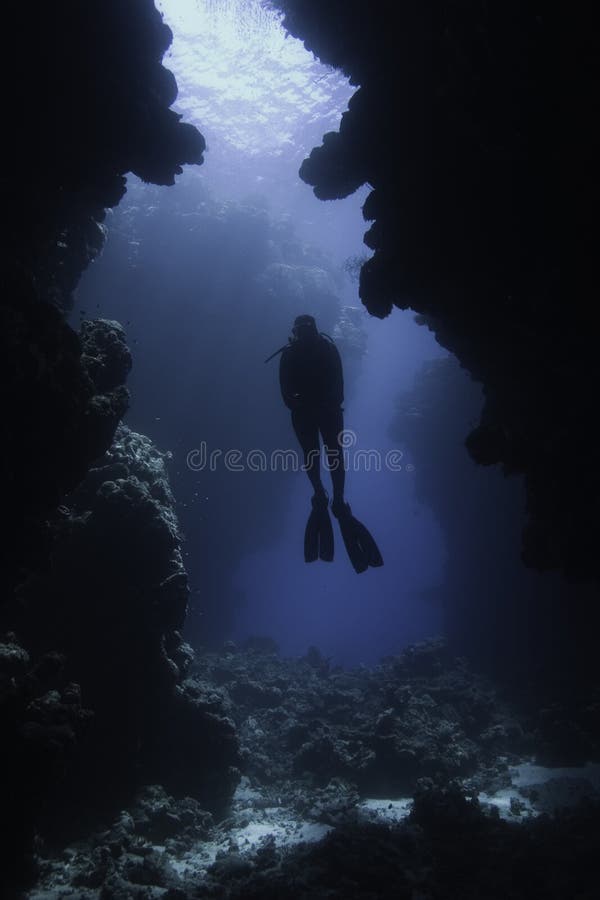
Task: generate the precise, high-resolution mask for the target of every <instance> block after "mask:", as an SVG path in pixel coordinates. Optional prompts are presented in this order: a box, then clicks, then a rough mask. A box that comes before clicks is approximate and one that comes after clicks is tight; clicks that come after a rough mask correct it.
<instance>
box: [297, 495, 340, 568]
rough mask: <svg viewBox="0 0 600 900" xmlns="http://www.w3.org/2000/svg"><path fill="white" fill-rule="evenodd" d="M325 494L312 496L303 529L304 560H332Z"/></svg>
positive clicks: (330, 533) (330, 527)
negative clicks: (310, 506) (309, 510)
mask: <svg viewBox="0 0 600 900" xmlns="http://www.w3.org/2000/svg"><path fill="white" fill-rule="evenodd" d="M327 505H328V499H327V495H326V494H325V495H323V497H317V496H315V497H313V498H312V506H313V508H312V510H311V513H310V516H309V517H308V521H307V523H306V529H305V531H304V561H305V562H314V561H315V560H316V559H322V560H323V561H324V562H332V561H333V528H332V525H331V519H330V518H329V513H328V511H327Z"/></svg>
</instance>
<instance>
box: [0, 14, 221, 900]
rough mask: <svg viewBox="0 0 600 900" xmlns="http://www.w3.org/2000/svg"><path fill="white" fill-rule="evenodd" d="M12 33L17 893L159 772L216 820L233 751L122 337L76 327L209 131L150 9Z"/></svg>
mask: <svg viewBox="0 0 600 900" xmlns="http://www.w3.org/2000/svg"><path fill="white" fill-rule="evenodd" d="M3 29H4V34H5V35H6V36H7V41H8V44H9V47H8V49H7V52H6V53H5V54H4V55H3V84H4V86H5V91H4V94H5V96H4V100H5V103H4V116H5V119H4V121H5V123H6V139H5V140H4V141H3V142H2V147H1V149H0V171H1V173H2V175H1V178H2V182H1V189H2V205H3V216H4V223H5V229H4V233H3V241H2V248H1V251H0V272H1V296H0V322H1V325H2V328H1V337H0V342H1V343H0V359H1V365H2V369H1V371H0V381H1V384H2V407H3V422H4V431H3V440H2V449H1V457H0V462H1V465H2V471H3V473H4V495H3V524H4V527H3V529H2V531H3V542H2V567H1V572H2V576H1V579H2V596H1V601H0V604H1V605H0V634H2V637H1V640H0V646H1V648H2V649H1V652H0V673H1V674H0V716H1V718H2V746H1V750H0V793H1V795H2V798H3V816H4V822H5V825H6V828H5V830H4V835H3V842H2V891H3V892H8V893H7V895H8V896H14V893H13V889H14V890H16V887H15V884H16V882H19V881H22V880H23V879H24V878H26V876H27V872H28V869H30V867H31V862H32V856H31V848H32V842H33V836H34V831H35V829H36V827H37V828H40V827H41V828H42V829H45V830H46V832H47V833H55V834H57V835H58V834H59V833H60V831H61V830H62V829H63V828H64V827H65V826H73V825H74V824H75V823H76V822H77V820H78V817H79V816H81V817H82V818H83V816H84V813H85V815H89V816H90V817H93V816H94V815H96V814H98V813H99V812H100V809H101V808H102V807H104V806H110V804H111V803H116V802H121V800H122V795H123V792H124V791H126V792H129V791H130V790H131V788H132V785H133V784H135V782H136V780H137V779H139V778H142V777H144V776H143V773H144V771H145V770H147V771H156V772H157V773H159V772H160V778H161V780H164V781H165V783H166V782H167V781H169V778H170V777H172V782H171V786H172V788H173V789H174V790H175V791H177V789H178V787H179V786H180V782H181V781H182V780H185V782H186V786H187V785H188V783H189V778H188V777H187V775H189V776H190V778H192V780H194V781H195V783H196V786H197V787H198V789H199V790H200V787H199V783H200V781H202V782H203V784H204V785H205V787H206V791H207V805H211V804H214V806H215V808H216V807H217V806H218V805H219V804H220V803H221V802H223V800H224V799H226V797H227V796H228V794H229V793H230V792H231V790H232V789H233V786H234V784H235V774H234V773H232V772H230V771H229V768H228V766H229V764H230V763H234V762H235V758H236V744H235V737H234V735H233V730H232V727H231V726H230V725H228V723H227V722H226V721H225V720H224V718H223V717H222V716H219V714H218V711H216V710H215V709H213V707H212V706H211V705H210V704H207V703H206V702H205V701H204V700H203V698H202V697H200V696H198V695H197V694H195V693H194V692H193V691H190V690H188V688H186V687H185V679H184V676H185V663H186V660H187V659H188V658H189V651H188V650H187V649H185V648H184V645H183V644H182V642H181V639H180V638H179V636H178V627H180V625H181V623H182V621H183V617H184V615H185V605H186V604H185V598H186V590H187V587H186V579H185V572H184V571H183V569H182V567H181V563H180V560H179V566H178V563H177V552H178V551H177V548H178V533H177V525H176V520H175V518H174V515H173V512H172V509H171V505H172V504H171V501H170V498H169V495H168V486H167V484H166V480H165V479H164V478H163V479H162V481H161V476H160V473H156V472H154V474H155V475H156V477H155V478H154V479H153V478H151V477H149V473H151V472H152V471H153V470H152V466H151V465H150V462H151V461H152V460H153V459H157V458H158V457H155V456H153V453H155V451H154V450H153V449H152V447H151V445H149V442H147V441H146V440H145V439H143V438H141V437H137V436H131V437H130V439H128V440H127V439H126V438H125V436H124V435H125V433H124V432H120V436H119V437H118V438H117V442H116V443H114V444H113V438H114V436H115V432H116V429H117V427H118V424H119V421H120V420H121V418H122V416H123V415H124V413H125V411H126V409H127V405H128V392H127V389H126V387H125V386H124V382H125V378H126V376H127V373H128V371H129V368H130V366H131V357H130V353H129V350H128V348H127V345H126V342H125V335H124V332H123V330H122V329H121V327H120V325H119V324H118V323H115V322H109V321H104V320H97V321H92V322H85V323H83V325H82V328H81V330H80V332H79V334H77V333H76V332H75V331H74V330H73V329H72V328H71V327H69V325H68V324H67V323H66V321H65V319H64V313H65V312H66V311H68V310H69V309H70V307H71V304H72V293H73V290H74V289H75V287H76V285H77V283H78V280H79V278H80V276H81V273H82V272H83V270H84V269H85V268H86V266H87V265H89V263H90V262H91V261H93V260H94V259H95V258H96V257H97V255H98V254H99V252H100V251H101V249H102V246H103V243H104V238H105V229H104V226H103V224H102V223H103V221H104V219H105V215H106V209H107V208H110V207H113V206H115V205H116V204H117V203H118V202H119V200H120V199H121V198H122V196H123V194H124V193H125V175H126V174H127V173H128V172H134V173H135V174H137V175H139V176H140V178H142V179H143V180H145V181H151V182H154V183H156V184H161V185H169V184H173V182H174V177H175V175H176V174H178V173H180V172H181V171H182V168H181V167H182V165H183V164H185V163H195V164H199V163H201V162H202V159H203V156H202V154H203V151H204V148H205V143H204V139H203V137H202V135H200V134H199V132H198V131H197V130H196V129H195V128H193V127H192V126H190V125H187V124H185V123H182V122H181V121H180V119H181V117H180V116H179V115H178V114H176V113H175V112H174V111H173V110H171V109H170V108H169V107H170V106H171V104H172V103H173V101H174V99H175V97H176V93H177V87H176V84H175V79H174V77H173V75H172V74H171V73H170V72H169V71H168V70H167V69H165V68H164V67H163V66H162V63H161V61H162V57H163V54H164V53H165V51H166V50H167V48H168V46H169V44H170V42H171V38H172V35H171V32H170V29H169V28H168V27H167V26H166V25H165V24H164V23H163V21H162V18H161V16H160V14H159V13H158V12H157V10H156V9H155V7H154V3H153V2H152V0H128V2H127V3H122V2H120V0H91V2H89V3H85V4H82V3H79V2H76V0H58V2H56V3H52V4H41V5H39V6H36V8H35V9H34V10H32V9H27V8H26V7H24V6H23V5H19V4H11V5H9V6H8V7H7V8H6V9H5V10H4V11H3ZM107 452H109V456H108V457H105V456H104V454H106V453H107ZM99 460H100V462H99ZM148 461H150V462H148ZM134 462H135V465H134ZM145 462H148V466H149V468H148V467H147V468H146V469H144V465H145ZM92 467H93V468H92ZM111 467H112V468H111ZM115 467H116V470H117V471H116V472H115ZM90 469H91V470H92V471H91V472H90ZM107 469H110V472H111V475H112V477H113V480H112V481H111V479H110V478H109V477H108V472H107ZM131 469H134V470H135V471H131ZM88 473H89V474H88ZM159 482H160V483H161V486H162V487H161V489H162V492H163V493H162V497H161V496H156V495H157V494H160V490H159ZM109 485H110V486H109ZM151 489H152V490H154V492H155V493H154V495H152V496H151V495H150V491H151ZM126 524H127V525H128V529H127V530H125V527H126ZM117 534H118V535H119V536H120V538H121V542H120V544H118V543H117V541H116V536H117ZM150 543H152V546H153V547H154V550H155V557H154V558H153V559H152V560H151V564H148V563H147V562H146V549H147V545H149V544H150ZM143 547H146V549H144V550H142V548H143ZM127 553H130V556H129V557H128V556H127ZM136 553H137V556H136ZM71 554H73V555H71ZM142 555H143V558H144V565H143V566H142V565H140V557H141V556H142ZM136 562H137V564H138V568H137V570H136V571H135V572H134V571H133V568H131V567H132V566H133V565H134V564H135V563H136ZM135 615H137V616H139V619H135V620H134V619H133V618H132V617H133V616H135ZM132 704H133V705H132ZM132 710H133V712H132ZM165 719H166V720H168V721H169V723H170V726H171V727H170V729H169V730H167V729H166V728H165V727H163V724H162V723H164V721H165ZM151 723H152V724H151ZM194 733H195V734H196V737H195V738H192V741H191V743H190V741H189V735H190V734H192V735H193V734H194ZM184 734H185V736H186V737H185V740H184V739H183V735H184ZM211 734H212V735H213V737H214V741H213V743H211V740H212V739H211V738H210V737H209V736H210V735H211ZM206 742H207V743H206ZM192 746H193V747H194V748H195V749H194V751H193V752H194V756H195V757H197V758H198V759H200V760H202V759H203V758H204V759H205V758H206V753H207V752H209V751H207V749H206V747H207V746H211V747H213V750H214V752H216V753H218V754H219V755H221V757H222V760H223V765H224V766H225V770H226V771H225V770H224V776H225V780H224V781H223V782H221V781H220V780H219V778H218V777H217V778H215V771H216V770H214V767H213V765H212V763H210V764H207V765H206V766H205V767H203V765H202V763H201V764H200V766H199V767H197V766H196V763H194V764H193V765H192V764H191V757H190V755H189V753H190V750H191V748H192ZM228 748H229V749H228ZM188 764H189V765H188ZM208 771H210V776H209V778H208V779H207V777H206V776H207V772H208ZM92 773H94V774H93V775H92ZM186 773H187V775H186ZM202 773H203V774H202ZM157 777H158V776H157ZM221 789H222V790H221ZM208 794H210V796H208Z"/></svg>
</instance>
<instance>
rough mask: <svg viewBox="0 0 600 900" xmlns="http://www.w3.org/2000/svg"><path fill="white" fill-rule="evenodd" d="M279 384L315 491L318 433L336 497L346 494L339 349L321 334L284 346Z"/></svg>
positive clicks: (320, 489)
mask: <svg viewBox="0 0 600 900" xmlns="http://www.w3.org/2000/svg"><path fill="white" fill-rule="evenodd" d="M279 383H280V386H281V394H282V397H283V401H284V403H285V405H286V406H287V407H288V408H289V409H291V411H292V425H293V426H294V431H295V432H296V436H297V438H298V441H299V442H300V446H301V447H302V450H303V453H304V465H305V467H306V472H307V474H308V477H309V478H310V481H311V484H312V486H313V488H314V490H315V493H317V494H319V493H323V491H324V488H323V484H322V482H321V468H320V465H319V456H320V444H319V432H320V433H321V436H322V438H323V444H324V446H325V452H326V454H327V462H328V465H329V469H330V472H331V481H332V483H333V496H334V500H335V499H338V500H342V499H343V497H344V479H345V472H344V458H343V453H342V451H341V448H340V445H339V442H338V436H339V434H340V432H341V431H343V428H344V416H343V410H342V403H343V402H344V376H343V373H342V361H341V359H340V354H339V353H338V349H337V347H336V346H335V344H334V343H333V341H332V340H330V339H329V338H327V337H324V336H323V335H322V334H319V335H317V336H315V338H314V339H311V340H302V341H294V342H293V343H291V344H290V345H289V346H288V347H286V348H285V350H284V351H283V353H282V355H281V362H280V365H279Z"/></svg>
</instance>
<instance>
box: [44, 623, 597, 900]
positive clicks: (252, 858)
mask: <svg viewBox="0 0 600 900" xmlns="http://www.w3.org/2000/svg"><path fill="white" fill-rule="evenodd" d="M191 677H192V678H193V679H194V680H196V682H197V683H198V684H201V685H202V686H203V690H205V691H206V692H209V691H212V692H213V693H214V695H215V696H219V697H220V698H221V702H222V703H223V704H224V705H225V707H227V708H229V709H230V710H231V713H232V715H234V716H235V717H236V719H237V721H238V725H239V730H240V735H241V740H242V746H243V755H244V757H245V763H244V766H245V770H246V775H245V777H244V778H243V780H242V782H241V784H240V786H239V788H238V790H237V791H236V794H235V797H234V799H233V802H232V804H231V807H230V809H229V813H228V815H227V817H226V818H225V819H222V820H221V821H216V820H215V819H214V818H213V817H211V815H210V814H209V813H208V812H207V811H206V810H205V809H203V808H202V805H201V804H199V803H198V802H196V801H195V800H193V799H192V798H189V797H188V798H180V799H175V798H173V797H171V796H169V795H168V794H167V793H166V792H165V791H164V790H163V789H162V788H161V787H160V786H158V785H152V786H149V787H146V788H144V789H143V790H142V791H141V792H140V793H139V795H138V797H137V798H136V800H135V802H134V803H133V804H132V805H131V806H130V808H129V809H128V810H124V811H122V812H121V813H120V814H119V815H118V816H115V817H114V818H113V820H112V822H111V824H110V825H109V827H107V828H104V829H102V830H96V831H95V832H94V833H93V834H91V835H90V836H84V835H81V838H80V840H79V841H78V842H76V843H74V844H72V845H70V846H67V847H66V848H63V849H62V850H61V851H60V852H59V853H58V854H57V855H56V856H52V855H49V854H48V853H45V854H44V855H43V858H42V859H40V879H39V881H38V884H37V885H36V887H35V888H34V890H33V891H32V892H31V893H30V894H29V898H30V900H50V898H51V897H52V896H54V895H56V894H57V893H58V894H59V895H60V896H62V897H64V898H71V897H72V898H75V897H77V898H78V900H88V898H89V900H92V898H93V897H97V896H98V895H99V896H101V897H106V898H109V897H121V896H123V897H132V898H139V900H141V898H145V897H150V896H151V897H156V898H160V897H164V898H171V900H175V898H181V900H184V898H186V897H195V896H201V897H212V898H215V900H216V898H219V900H224V898H250V897H252V898H257V900H258V898H261V900H262V898H265V897H273V898H275V897H282V896H286V897H293V898H298V900H300V898H306V897H311V898H312V897H317V898H321V897H322V898H330V900H331V898H334V900H335V898H340V900H341V898H344V900H368V898H372V897H389V898H396V897H406V898H407V900H408V898H414V897H415V896H416V895H417V894H418V896H420V897H430V898H432V900H434V898H439V900H442V898H448V897H450V898H454V897H456V898H459V897H460V898H464V897H467V898H479V897H493V898H502V897H506V896H507V895H510V896H514V897H517V898H523V900H525V898H530V897H532V896H550V897H557V898H558V897H561V896H566V895H570V886H571V885H572V884H573V880H572V879H573V870H572V867H571V865H570V863H572V862H573V860H574V856H573V854H574V853H575V852H577V884H578V890H579V895H580V896H582V897H587V896H590V897H591V896H594V892H595V888H596V884H595V877H596V876H595V859H596V854H597V851H598V839H597V834H596V830H595V829H594V828H593V827H590V826H591V824H592V822H593V820H594V816H596V815H597V812H598V801H599V797H600V794H599V792H598V789H597V788H598V784H600V770H599V769H598V767H597V766H596V767H595V769H594V775H593V776H592V770H591V769H590V770H588V769H581V770H577V772H576V773H575V774H576V777H575V778H573V777H571V779H567V778H565V777H564V775H565V771H566V770H559V771H560V774H561V776H562V784H563V790H562V792H561V791H560V790H558V789H557V786H558V784H559V783H560V782H561V778H558V777H556V776H555V777H553V778H551V779H550V780H549V781H547V782H546V783H545V784H544V783H543V782H542V780H541V779H542V776H541V770H540V771H539V772H537V773H536V772H534V771H533V770H532V775H533V777H532V778H529V779H528V778H524V777H521V779H520V783H521V784H522V787H518V786H516V784H517V782H516V781H514V779H515V777H516V776H515V772H516V771H517V768H518V771H519V772H520V773H521V776H522V775H523V773H524V772H525V771H526V769H527V765H526V766H525V767H521V766H518V767H516V766H514V765H513V766H511V765H510V764H511V763H513V764H515V763H519V762H520V760H521V758H522V757H521V754H522V753H523V752H524V751H525V752H527V748H528V746H529V745H530V742H531V735H530V734H528V733H526V728H525V727H524V722H523V720H522V719H521V718H520V716H519V714H518V713H517V712H516V711H514V710H511V709H510V708H509V707H507V706H506V705H505V704H504V703H503V702H502V701H501V700H500V698H499V697H498V696H497V694H495V693H494V691H493V690H492V688H491V687H490V685H489V684H488V683H486V682H485V680H484V679H482V678H481V677H479V676H477V675H475V674H474V673H473V672H472V671H469V669H468V667H467V666H466V665H465V663H464V660H460V659H456V658H454V657H453V656H452V654H451V653H450V652H449V650H448V648H447V647H445V646H444V645H443V644H442V643H440V642H429V643H426V644H421V645H416V646H413V647H411V648H408V649H407V650H406V651H405V652H404V653H403V654H401V655H400V656H398V657H393V658H390V659H387V660H385V661H383V662H382V664H381V665H380V666H379V667H377V668H375V669H372V670H370V669H367V668H364V667H363V668H359V669H356V670H352V671H346V672H345V671H342V670H337V669H336V668H335V667H332V666H331V664H330V662H329V661H328V660H326V659H325V658H324V657H323V656H322V655H321V654H320V653H319V651H318V650H317V649H316V648H314V647H313V648H310V649H309V651H308V652H307V654H306V655H305V656H304V657H303V658H301V659H297V660H285V659H281V658H280V657H279V656H278V654H277V652H276V648H275V647H274V646H273V645H272V642H269V641H268V640H262V641H261V640H255V641H250V642H248V644H247V645H246V646H235V645H234V644H232V643H228V645H227V646H225V647H224V648H223V650H222V652H221V653H210V654H203V655H202V656H201V657H200V658H199V660H198V663H197V665H196V666H195V667H194V669H193V674H192V676H191ZM325 731H328V734H329V743H330V747H331V748H332V749H333V751H334V753H333V754H328V755H327V760H328V765H329V767H328V768H327V769H324V768H323V765H322V763H323V757H322V756H320V755H318V754H317V755H315V756H313V755H311V754H310V753H304V749H305V748H307V746H308V744H309V743H310V739H311V736H312V735H314V736H315V737H317V738H318V739H322V737H323V733H324V732H325ZM388 737H391V738H392V744H393V750H392V752H391V753H388V752H387V751H386V756H387V759H388V762H389V765H388V766H387V767H386V765H383V767H382V773H384V774H383V777H382V778H381V779H376V781H375V782H373V779H372V777H371V775H372V774H373V773H372V772H371V773H369V771H368V767H367V769H361V767H360V765H354V764H353V763H356V762H357V760H358V759H359V757H360V756H361V755H362V758H367V757H368V756H369V754H372V753H375V754H377V753H378V752H379V751H380V749H381V745H380V741H381V740H382V739H386V738H388ZM398 739H400V740H401V741H402V743H404V744H408V743H410V747H411V756H410V758H409V757H408V756H407V755H406V754H403V753H402V752H401V750H400V748H399V747H398ZM457 751H458V752H460V753H462V756H463V759H462V761H460V762H459V764H458V766H457V762H458V757H457ZM392 756H394V762H393V764H392V759H391V758H392ZM299 760H300V761H301V765H300V767H298V766H297V765H296V763H297V762H298V761H299ZM349 761H350V764H349ZM529 768H531V767H529ZM459 770H462V772H463V773H465V774H463V775H460V774H459ZM425 771H431V772H432V774H431V775H424V774H423V773H424V772H425ZM466 773H468V774H466ZM550 774H552V773H550ZM355 779H356V780H355ZM594 779H595V781H594ZM594 784H595V785H596V787H594ZM373 789H375V790H378V791H379V792H380V795H381V800H380V801H377V800H376V799H374V798H373V795H372V794H371V791H372V790H373ZM490 800H491V802H490ZM501 809H502V810H504V811H503V813H502V815H501V814H500V812H499V810H501ZM540 813H543V814H542V815H540ZM65 863H67V864H68V865H65ZM98 892H100V893H99V894H98Z"/></svg>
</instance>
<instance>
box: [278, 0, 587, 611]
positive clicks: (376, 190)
mask: <svg viewBox="0 0 600 900" xmlns="http://www.w3.org/2000/svg"><path fill="white" fill-rule="evenodd" d="M273 5H274V6H276V7H277V8H278V9H280V10H281V11H282V12H283V14H284V20H283V21H284V25H285V27H286V28H287V29H288V30H289V32H290V33H291V34H293V35H294V36H296V37H299V38H301V39H302V40H303V41H304V43H305V46H306V47H307V48H308V49H309V50H312V51H313V52H314V53H315V54H316V55H317V56H318V57H319V58H320V59H321V60H322V61H323V62H325V63H329V64H331V65H334V66H337V67H339V68H340V69H342V70H343V71H344V72H345V73H346V75H348V76H349V77H350V78H351V80H352V82H353V83H354V84H356V85H357V86H358V90H357V92H356V93H355V95H354V96H353V97H352V99H351V101H350V103H349V109H348V111H347V112H346V113H345V115H344V116H343V118H342V122H341V125H340V129H339V132H338V133H329V134H326V135H325V136H324V138H323V145H322V146H321V147H317V148H315V149H314V150H313V151H312V152H311V154H310V156H309V158H308V159H307V160H305V162H304V163H303V165H302V167H301V169H300V174H301V177H302V178H303V179H304V180H305V181H306V182H307V183H308V184H310V185H312V186H313V188H314V192H315V194H316V195H317V196H318V197H320V198H322V199H335V198H341V197H345V196H347V195H348V194H350V193H352V192H353V191H354V190H356V189H357V188H358V187H359V186H360V185H362V184H365V183H367V184H369V185H370V186H371V187H372V191H371V193H370V194H369V196H368V197H367V200H366V202H365V204H364V207H363V214H364V217H365V219H366V220H368V221H369V222H371V223H372V224H371V225H370V227H369V230H368V231H367V232H366V235H365V243H366V244H367V246H368V247H370V248H371V249H372V250H373V251H374V255H373V257H372V258H371V259H369V260H368V261H367V262H366V263H365V264H364V265H363V267H362V270H361V276H360V296H361V298H362V301H363V303H364V304H365V306H366V307H367V309H368V310H369V311H370V312H371V313H372V314H373V315H376V316H379V317H385V316H387V315H389V314H390V313H391V312H392V310H393V308H394V306H396V307H399V308H402V309H405V308H412V309H414V310H415V311H417V312H418V313H419V314H420V315H421V316H422V317H423V321H426V322H427V324H428V325H429V327H430V328H431V329H432V330H433V331H434V333H435V336H436V338H437V340H438V341H439V342H440V344H442V346H444V347H446V348H447V349H448V350H450V351H451V352H452V353H453V354H455V355H456V356H457V358H458V359H459V361H460V363H461V365H462V366H464V367H465V368H466V369H467V370H468V371H469V373H470V374H471V375H472V376H473V377H474V378H475V379H476V380H477V381H478V382H480V383H481V384H482V386H483V391H484V398H485V403H484V406H483V410H482V413H481V418H480V422H479V424H478V425H477V426H476V427H474V428H472V430H471V432H470V434H469V436H468V441H467V446H468V449H469V452H470V453H471V455H472V457H473V459H475V460H476V461H477V462H478V463H480V464H482V465H501V466H502V468H503V471H505V472H507V473H520V474H523V475H524V477H525V492H526V509H525V515H524V527H523V530H522V536H521V552H522V558H523V560H524V561H525V563H526V564H527V565H528V566H530V567H531V568H533V569H535V570H538V571H549V570H558V571H560V572H562V573H563V574H564V575H565V576H566V577H567V578H568V579H569V580H571V581H573V582H579V581H580V582H586V581H594V582H597V575H598V563H597V560H598V554H597V550H596V546H595V544H596V527H595V517H596V509H597V506H598V501H599V499H600V479H599V475H598V467H597V464H596V450H595V447H594V442H593V440H592V439H591V416H592V415H593V414H592V410H593V409H594V408H595V398H596V395H597V392H598V383H599V378H598V374H599V373H598V365H599V364H598V354H597V352H596V348H595V342H596V334H595V331H594V329H593V328H591V327H590V324H589V309H590V301H591V297H592V296H594V287H593V285H594V283H595V271H594V256H595V254H594V249H593V236H594V234H595V231H596V228H595V222H594V218H595V208H596V206H597V202H598V181H597V178H596V177H595V171H594V170H595V158H596V156H597V152H598V138H597V134H596V131H595V129H594V127H593V118H592V117H591V116H590V109H591V108H592V106H593V97H594V96H595V94H596V93H597V84H598V77H597V75H598V69H597V59H598V32H597V29H595V28H594V27H593V25H592V22H591V18H590V16H591V10H592V7H591V5H585V6H584V7H583V8H580V9H579V10H578V12H577V15H576V16H575V15H570V13H569V12H568V10H567V9H566V7H565V6H564V5H560V4H559V5H555V6H554V7H552V8H550V7H548V6H547V5H542V4H535V3H526V4H523V3H520V2H516V0H515V2H512V0H509V2H507V3H502V4H484V3H480V2H476V0H465V2H461V3H457V4H448V3H442V2H437V0H429V2H427V3H423V2H421V0H409V2H406V0H402V2H395V0H394V2H391V0H389V2H382V3H380V4H377V8H376V9H372V8H369V7H367V6H365V4H364V3H361V2H358V0H332V2H330V3H327V4H322V3H320V2H319V0H276V2H275V3H274V4H273ZM594 608H595V601H593V602H592V603H591V605H589V606H588V614H590V615H591V614H592V613H593V610H594ZM463 613H464V610H460V611H458V610H457V617H458V616H459V615H463ZM549 615H550V616H552V612H551V611H549ZM583 619H585V616H583Z"/></svg>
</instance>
